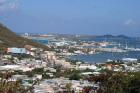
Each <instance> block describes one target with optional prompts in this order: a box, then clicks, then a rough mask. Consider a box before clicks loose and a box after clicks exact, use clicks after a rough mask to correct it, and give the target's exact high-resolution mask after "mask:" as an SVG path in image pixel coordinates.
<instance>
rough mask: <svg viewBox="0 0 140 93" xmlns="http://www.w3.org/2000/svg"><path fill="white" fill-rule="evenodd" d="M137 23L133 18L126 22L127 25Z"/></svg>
mask: <svg viewBox="0 0 140 93" xmlns="http://www.w3.org/2000/svg"><path fill="white" fill-rule="evenodd" d="M135 24H136V22H135V20H133V19H128V20H126V21H125V22H124V25H126V26H132V25H135Z"/></svg>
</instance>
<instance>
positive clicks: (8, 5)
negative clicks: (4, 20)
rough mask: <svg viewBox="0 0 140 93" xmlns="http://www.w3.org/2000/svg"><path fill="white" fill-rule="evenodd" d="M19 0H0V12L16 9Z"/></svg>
mask: <svg viewBox="0 0 140 93" xmlns="http://www.w3.org/2000/svg"><path fill="white" fill-rule="evenodd" d="M18 5H19V0H0V12H6V11H13V10H17V8H18Z"/></svg>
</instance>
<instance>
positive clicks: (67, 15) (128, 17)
mask: <svg viewBox="0 0 140 93" xmlns="http://www.w3.org/2000/svg"><path fill="white" fill-rule="evenodd" d="M139 9H140V0H0V22H1V23H3V24H5V25H6V26H7V27H9V28H10V29H11V30H12V31H14V32H17V33H26V32H27V33H46V34H47V33H62V34H89V35H91V34H93V35H104V34H112V35H120V34H124V35H128V36H140V10H139Z"/></svg>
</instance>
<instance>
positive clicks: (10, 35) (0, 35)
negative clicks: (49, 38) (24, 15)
mask: <svg viewBox="0 0 140 93" xmlns="http://www.w3.org/2000/svg"><path fill="white" fill-rule="evenodd" d="M24 45H32V46H35V47H39V48H43V49H45V50H48V49H49V48H48V47H47V46H45V45H42V44H40V43H37V42H34V41H32V40H29V39H26V38H23V37H20V36H18V35H16V34H15V33H14V32H12V31H11V30H10V29H8V28H7V27H5V26H3V25H2V24H0V48H1V49H2V48H7V47H24Z"/></svg>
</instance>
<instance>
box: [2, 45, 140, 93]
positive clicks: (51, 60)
mask: <svg viewBox="0 0 140 93" xmlns="http://www.w3.org/2000/svg"><path fill="white" fill-rule="evenodd" d="M12 54H26V55H31V56H32V57H29V58H21V59H19V58H18V57H16V56H14V57H13V56H12ZM12 58H13V59H12ZM0 59H1V62H0V71H5V70H12V71H19V70H20V71H22V72H27V71H32V70H33V69H35V68H44V70H46V71H49V73H46V74H47V75H49V76H50V77H51V78H52V79H45V80H43V81H41V82H40V83H39V84H38V85H35V86H34V91H35V93H61V92H64V91H68V88H70V90H73V91H74V93H80V92H82V91H83V89H84V87H89V86H90V87H93V89H94V88H95V89H98V88H99V84H94V83H93V82H88V81H85V80H69V79H68V78H53V77H54V74H53V73H57V72H56V69H55V68H54V67H55V66H61V68H62V69H63V70H67V69H76V70H79V71H84V70H87V69H89V71H86V72H82V73H81V75H83V76H87V75H100V74H102V72H101V71H102V70H104V69H108V70H112V71H124V72H125V71H127V72H130V71H131V72H132V71H133V72H137V71H140V63H138V60H137V59H132V58H125V59H122V62H123V63H121V64H112V63H101V64H87V63H82V62H76V64H75V65H74V64H71V63H70V62H67V61H66V60H65V59H62V58H60V57H59V56H57V53H56V52H54V51H43V50H42V49H40V48H35V47H33V46H31V45H26V46H25V47H24V48H16V47H12V48H7V54H4V55H3V56H1V57H0ZM11 61H13V63H11ZM2 62H4V63H6V64H2ZM17 78H21V79H23V80H24V83H23V84H24V85H29V84H27V82H26V81H27V80H30V78H29V77H27V76H26V75H13V77H12V79H11V80H17ZM36 78H38V79H40V80H41V79H42V74H38V75H34V77H32V79H31V80H33V79H36ZM68 85H69V87H67V86H68ZM46 91H47V92H46ZM93 91H94V90H93Z"/></svg>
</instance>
